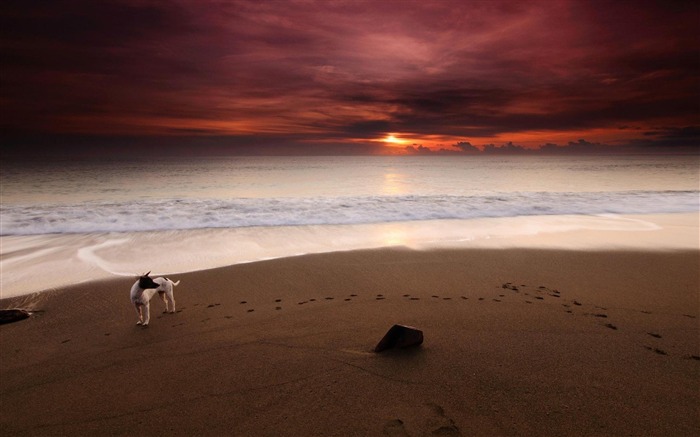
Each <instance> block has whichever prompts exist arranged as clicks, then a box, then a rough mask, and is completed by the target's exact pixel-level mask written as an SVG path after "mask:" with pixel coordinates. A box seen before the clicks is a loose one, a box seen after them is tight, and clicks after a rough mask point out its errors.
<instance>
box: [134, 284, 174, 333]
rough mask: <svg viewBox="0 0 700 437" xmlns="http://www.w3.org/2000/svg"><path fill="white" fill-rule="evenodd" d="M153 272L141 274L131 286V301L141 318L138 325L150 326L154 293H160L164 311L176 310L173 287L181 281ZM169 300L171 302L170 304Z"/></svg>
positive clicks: (171, 311) (172, 311)
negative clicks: (159, 276)
mask: <svg viewBox="0 0 700 437" xmlns="http://www.w3.org/2000/svg"><path fill="white" fill-rule="evenodd" d="M150 274H151V272H148V273H146V274H143V275H141V276H139V278H138V279H137V280H136V282H135V283H134V285H133V286H132V287H131V303H133V304H134V307H135V308H136V314H138V317H139V320H138V322H136V324H137V325H141V326H148V323H149V322H150V321H151V308H150V301H151V298H152V297H153V295H155V294H156V293H158V295H160V297H161V299H163V302H164V303H165V311H163V313H168V312H170V313H171V314H172V313H174V312H175V296H174V294H173V287H175V286H176V285H178V284H179V283H180V281H177V282H173V281H171V280H170V279H168V278H165V277H162V278H155V279H152V278H151V277H150V276H148V275H150ZM168 302H169V303H170V304H168Z"/></svg>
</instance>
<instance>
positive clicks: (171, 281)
mask: <svg viewBox="0 0 700 437" xmlns="http://www.w3.org/2000/svg"><path fill="white" fill-rule="evenodd" d="M165 280H166V281H170V283H171V284H173V285H177V284H179V283H180V281H177V282H173V280H172V279H170V278H168V277H167V276H166V277H165Z"/></svg>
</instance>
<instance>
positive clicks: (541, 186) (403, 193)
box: [0, 156, 700, 236]
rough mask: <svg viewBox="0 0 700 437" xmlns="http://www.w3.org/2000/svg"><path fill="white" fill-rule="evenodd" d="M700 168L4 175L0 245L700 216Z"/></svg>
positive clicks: (150, 169) (328, 168) (87, 170)
mask: <svg viewBox="0 0 700 437" xmlns="http://www.w3.org/2000/svg"><path fill="white" fill-rule="evenodd" d="M698 172H699V169H698V157H687V156H685V157H668V156H661V157H660V156H620V157H609V156H606V157H225V158H196V159H166V160H162V161H158V162H153V161H150V160H145V161H139V162H96V161H83V162H72V161H66V162H55V163H36V164H24V165H20V166H3V169H2V173H1V174H0V177H1V181H0V182H1V187H2V203H1V205H0V213H1V214H2V221H1V226H0V233H1V235H4V236H7V235H42V234H67V233H68V234H73V233H108V232H140V231H161V230H191V229H207V228H242V227H260V226H262V227H269V226H303V225H352V224H369V223H386V222H400V221H421V220H462V219H474V218H490V217H516V216H531V215H564V214H569V215H570V214H574V215H576V214H583V215H591V214H654V213H678V212H693V211H698V209H700V200H699V191H698V189H699V187H698V180H699V173H698Z"/></svg>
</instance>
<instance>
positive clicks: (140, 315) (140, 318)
mask: <svg viewBox="0 0 700 437" xmlns="http://www.w3.org/2000/svg"><path fill="white" fill-rule="evenodd" d="M134 308H136V315H137V316H138V318H139V320H138V321H137V322H136V324H137V325H140V324H142V323H143V314H142V313H141V305H139V304H137V303H135V304H134Z"/></svg>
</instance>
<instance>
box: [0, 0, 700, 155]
mask: <svg viewBox="0 0 700 437" xmlns="http://www.w3.org/2000/svg"><path fill="white" fill-rule="evenodd" d="M0 16H1V18H0V20H2V21H1V22H0V32H1V35H2V38H1V39H0V50H1V53H2V63H3V69H2V83H1V84H0V86H1V87H2V100H1V102H2V109H3V117H2V119H1V120H0V127H2V129H3V132H4V134H3V137H4V142H8V141H10V142H18V143H21V142H22V141H24V142H25V143H26V142H27V141H28V140H27V138H29V137H36V136H37V135H43V136H44V137H47V136H51V135H57V134H63V135H73V136H76V135H78V136H79V135H83V136H85V137H88V138H100V137H102V138H106V137H110V136H115V137H122V138H123V137H129V138H137V137H140V136H145V137H164V138H170V139H171V140H173V142H177V141H175V140H176V139H177V138H179V137H187V138H189V137H191V136H195V137H196V136H207V137H210V138H209V140H212V141H214V140H216V141H219V144H221V147H231V148H238V149H240V150H242V149H245V148H254V147H263V146H260V144H261V143H260V142H258V141H257V139H258V138H267V139H273V138H274V141H271V142H272V143H276V144H287V146H285V147H288V146H289V145H293V146H294V147H297V148H298V150H299V151H300V152H304V151H305V150H306V149H305V147H308V148H309V149H308V150H311V151H316V150H318V147H319V146H318V145H319V144H323V143H324V141H325V143H326V144H327V145H328V147H329V149H328V150H329V151H330V152H331V153H332V151H333V150H336V149H338V150H341V149H342V150H343V153H346V152H347V147H346V146H345V145H347V144H350V145H355V146H356V147H357V149H358V150H362V151H363V152H366V151H367V150H366V149H365V147H366V146H362V144H365V145H366V144H368V143H367V141H369V140H376V139H379V138H382V137H384V136H385V135H387V134H388V133H390V132H395V133H399V134H400V133H403V134H404V135H405V136H406V137H410V138H414V139H415V141H417V142H418V143H423V144H424V148H430V149H436V150H437V149H438V148H439V146H437V144H439V143H442V144H450V143H452V144H454V143H456V142H459V141H471V142H472V143H473V144H477V145H478V147H481V148H483V147H484V145H485V144H508V143H509V142H511V141H512V143H511V144H524V145H525V146H526V147H529V148H533V147H535V148H536V147H539V146H541V145H543V144H547V143H562V144H565V145H567V144H569V142H574V143H575V142H577V141H578V138H582V137H583V138H596V140H594V141H592V144H593V143H600V144H607V143H614V144H618V145H620V144H632V143H633V142H634V141H638V143H639V144H642V143H644V144H646V143H648V142H654V143H660V142H667V143H671V142H673V141H683V142H685V143H686V144H687V143H688V142H690V141H695V140H696V137H693V138H689V137H686V136H684V137H683V138H672V137H665V136H664V135H662V134H659V135H647V136H644V135H643V132H651V131H657V129H656V127H658V126H665V128H664V130H663V131H664V132H666V133H667V134H668V135H670V134H671V132H672V131H674V130H679V129H683V128H684V127H685V126H693V125H696V124H697V113H698V109H700V108H699V107H698V101H700V99H699V98H700V94H699V92H698V89H699V86H698V85H700V84H699V83H698V76H697V71H698V67H699V65H698V63H699V62H700V59H699V58H698V56H697V53H698V48H699V47H700V44H699V42H700V34H698V32H697V22H698V19H699V18H700V8H699V7H698V6H697V5H695V4H694V3H691V2H674V3H673V4H672V5H670V4H667V3H665V2H619V1H597V2H588V1H578V0H561V1H533V2H520V1H490V2H483V1H459V2H457V1H443V0H439V1H434V2H430V1H421V2H419V1H415V2H414V1H392V0H386V1H377V2H361V3H358V2H353V1H334V2H327V1H303V0H299V1H293V0H290V1H275V2H256V1H230V2H218V1H189V0H182V1H136V0H112V1H99V2H93V1H87V0H74V1H52V2H27V1H22V2H19V1H6V2H3V4H2V5H0ZM619 126H634V127H636V129H619V128H618V127H619ZM566 136H568V139H567V140H566V141H563V142H562V138H564V137H566ZM436 137H439V138H441V139H437V140H434V141H433V140H431V138H436ZM23 138H24V140H23ZM448 138H451V139H448ZM644 140H646V141H644ZM183 141H184V142H187V141H189V140H187V141H185V140H183ZM429 141H433V142H432V143H430V147H427V145H428V142H429ZM435 141H437V143H436V142H435ZM418 143H417V144H418ZM266 144H267V143H266ZM339 144H345V145H344V146H343V147H340V146H339ZM567 147H568V146H567ZM577 147H584V146H577ZM585 147H591V148H594V147H593V146H591V145H586V146H585ZM416 148H417V146H416ZM443 148H444V147H443ZM370 149H371V150H372V153H374V150H375V148H370ZM444 149H445V150H450V151H451V150H452V148H450V147H448V148H444ZM246 150H247V149H246ZM417 150H418V149H417ZM488 150H491V149H488ZM514 150H515V149H514ZM312 153H315V152H312Z"/></svg>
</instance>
